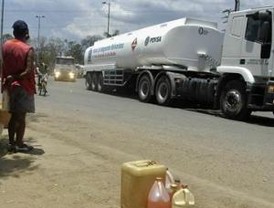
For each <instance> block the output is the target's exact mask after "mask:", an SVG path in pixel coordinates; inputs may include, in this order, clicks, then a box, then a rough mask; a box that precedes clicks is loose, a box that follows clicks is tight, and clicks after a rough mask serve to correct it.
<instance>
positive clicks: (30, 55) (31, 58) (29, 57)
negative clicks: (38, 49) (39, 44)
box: [7, 49, 34, 80]
mask: <svg viewBox="0 0 274 208" xmlns="http://www.w3.org/2000/svg"><path fill="white" fill-rule="evenodd" d="M33 62H34V51H33V49H30V50H29V52H28V54H27V67H26V70H25V71H23V72H22V73H21V74H18V75H9V76H8V77H7V79H8V80H13V79H15V80H16V79H21V78H22V77H24V76H25V75H26V74H28V73H30V72H31V71H33V70H34V68H33Z"/></svg>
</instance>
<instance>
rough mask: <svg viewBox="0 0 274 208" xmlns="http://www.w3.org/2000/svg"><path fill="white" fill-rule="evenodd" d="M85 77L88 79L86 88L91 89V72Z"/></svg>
mask: <svg viewBox="0 0 274 208" xmlns="http://www.w3.org/2000/svg"><path fill="white" fill-rule="evenodd" d="M85 79H86V81H85V85H86V89H87V90H91V74H90V73H88V74H86V78H85Z"/></svg>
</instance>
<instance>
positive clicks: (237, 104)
mask: <svg viewBox="0 0 274 208" xmlns="http://www.w3.org/2000/svg"><path fill="white" fill-rule="evenodd" d="M245 89H246V88H245V84H244V83H243V82H240V81H237V80H234V81H230V82H228V83H227V84H226V86H225V88H224V90H223V92H222V93H221V99H220V106H221V111H222V113H223V115H224V116H225V117H226V118H229V119H234V120H246V119H247V118H248V117H249V115H250V114H251V111H250V110H248V109H247V94H246V91H245Z"/></svg>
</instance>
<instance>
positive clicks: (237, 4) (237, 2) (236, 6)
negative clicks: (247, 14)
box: [234, 0, 240, 11]
mask: <svg viewBox="0 0 274 208" xmlns="http://www.w3.org/2000/svg"><path fill="white" fill-rule="evenodd" d="M239 10H240V0H235V8H234V11H239Z"/></svg>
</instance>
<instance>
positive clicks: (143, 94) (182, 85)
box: [84, 6, 274, 120]
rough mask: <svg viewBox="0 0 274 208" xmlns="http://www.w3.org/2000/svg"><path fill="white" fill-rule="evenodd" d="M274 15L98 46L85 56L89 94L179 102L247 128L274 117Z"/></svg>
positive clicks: (149, 30) (181, 26) (247, 14)
mask: <svg viewBox="0 0 274 208" xmlns="http://www.w3.org/2000/svg"><path fill="white" fill-rule="evenodd" d="M273 13H274V9H273V6H272V7H261V8H253V9H248V10H243V11H236V12H231V13H230V14H229V17H228V23H227V28H226V30H225V32H224V33H223V32H221V31H220V30H218V29H217V24H216V23H213V22H208V21H202V20H197V19H191V18H182V19H178V20H174V21H170V22H165V23H162V24H158V25H154V26H151V27H146V28H143V29H140V30H136V31H132V32H128V33H125V34H122V35H119V36H115V37H111V38H107V39H104V40H100V41H97V42H95V44H94V45H93V46H92V47H90V48H87V50H86V51H85V57H84V62H85V65H84V67H85V71H86V75H85V78H86V87H87V89H89V90H94V91H103V90H105V89H106V87H107V88H108V89H112V88H116V87H123V88H127V87H128V86H132V85H133V86H134V89H135V91H136V92H137V93H138V96H139V100H140V101H142V102H150V101H151V100H152V99H156V102H157V103H158V104H160V105H168V104H169V103H170V101H172V100H174V99H176V98H180V99H183V100H187V101H191V102H195V103H199V104H203V105H206V106H208V107H211V108H212V109H221V112H222V114H223V115H224V116H225V117H227V118H230V119H237V120H245V119H246V118H247V117H248V116H249V115H250V114H251V112H252V111H272V112H273V111H274V76H273V67H274V60H273V56H274V47H273V40H274V35H273V31H272V28H274V27H273V25H272V24H273V20H274V18H273Z"/></svg>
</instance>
